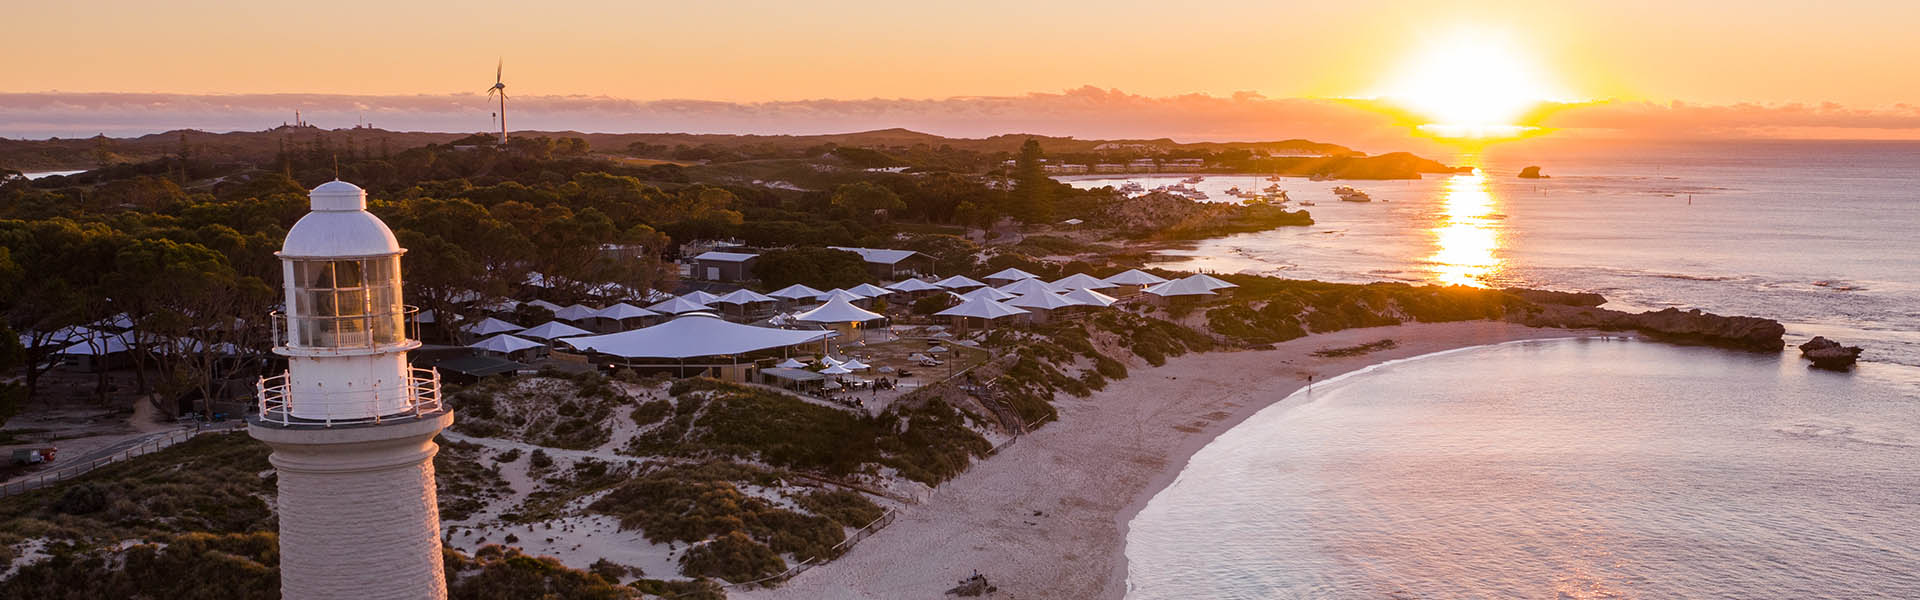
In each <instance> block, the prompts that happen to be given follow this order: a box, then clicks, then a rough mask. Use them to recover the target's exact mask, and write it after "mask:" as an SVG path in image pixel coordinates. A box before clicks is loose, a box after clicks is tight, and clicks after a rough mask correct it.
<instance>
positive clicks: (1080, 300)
mask: <svg viewBox="0 0 1920 600" xmlns="http://www.w3.org/2000/svg"><path fill="white" fill-rule="evenodd" d="M1060 297H1062V298H1066V299H1068V300H1072V301H1073V302H1074V303H1076V304H1079V305H1081V306H1092V307H1095V308H1106V307H1108V306H1113V303H1115V302H1119V301H1120V300H1118V299H1116V298H1114V297H1113V296H1108V295H1106V294H1102V293H1100V292H1096V291H1093V290H1090V289H1087V288H1080V289H1077V290H1074V291H1071V292H1067V293H1065V294H1061V295H1060Z"/></svg>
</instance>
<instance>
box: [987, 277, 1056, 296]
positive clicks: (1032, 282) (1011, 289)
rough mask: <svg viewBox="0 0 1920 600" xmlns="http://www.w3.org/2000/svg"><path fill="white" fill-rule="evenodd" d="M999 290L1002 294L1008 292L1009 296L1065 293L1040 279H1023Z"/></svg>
mask: <svg viewBox="0 0 1920 600" xmlns="http://www.w3.org/2000/svg"><path fill="white" fill-rule="evenodd" d="M999 289H1000V291H1002V292H1006V293H1009V294H1019V295H1021V296H1032V295H1034V294H1057V293H1060V292H1062V291H1065V290H1062V289H1060V288H1056V287H1053V284H1050V283H1047V282H1045V281H1041V280H1040V279H1039V278H1034V279H1022V280H1019V281H1015V282H1013V283H1009V284H1006V285H1003V286H1000V288H999Z"/></svg>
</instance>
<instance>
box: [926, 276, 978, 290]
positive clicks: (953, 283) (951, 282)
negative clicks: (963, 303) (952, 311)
mask: <svg viewBox="0 0 1920 600" xmlns="http://www.w3.org/2000/svg"><path fill="white" fill-rule="evenodd" d="M933 284H934V285H936V286H940V287H943V288H946V289H949V290H964V289H967V288H976V287H980V286H983V285H986V284H984V283H980V282H978V281H974V280H972V279H968V278H967V276H965V275H955V276H952V277H948V278H946V279H942V280H939V281H935V282H933Z"/></svg>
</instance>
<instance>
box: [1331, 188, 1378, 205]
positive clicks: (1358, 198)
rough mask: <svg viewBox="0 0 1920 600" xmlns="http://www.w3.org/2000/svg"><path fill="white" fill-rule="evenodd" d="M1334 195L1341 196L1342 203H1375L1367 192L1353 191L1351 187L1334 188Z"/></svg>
mask: <svg viewBox="0 0 1920 600" xmlns="http://www.w3.org/2000/svg"><path fill="white" fill-rule="evenodd" d="M1333 195H1335V196H1339V197H1340V201H1341V202H1372V201H1373V197H1372V196H1368V195H1367V193H1366V192H1362V191H1360V190H1356V189H1353V188H1352V187H1351V186H1344V185H1339V186H1334V188H1333Z"/></svg>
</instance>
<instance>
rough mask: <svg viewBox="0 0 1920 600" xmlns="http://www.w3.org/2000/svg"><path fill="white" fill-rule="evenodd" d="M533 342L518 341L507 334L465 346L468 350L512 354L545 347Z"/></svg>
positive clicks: (518, 339)
mask: <svg viewBox="0 0 1920 600" xmlns="http://www.w3.org/2000/svg"><path fill="white" fill-rule="evenodd" d="M545 345H546V344H542V343H540V342H536V341H533V340H526V339H520V338H517V337H513V336H511V335H507V334H504V333H502V334H500V335H496V336H493V337H490V338H487V339H484V340H480V341H478V342H474V343H471V344H467V347H468V348H479V349H481V350H486V351H488V352H500V353H503V354H505V353H512V352H519V351H521V350H527V349H530V348H539V347H541V346H545Z"/></svg>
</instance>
